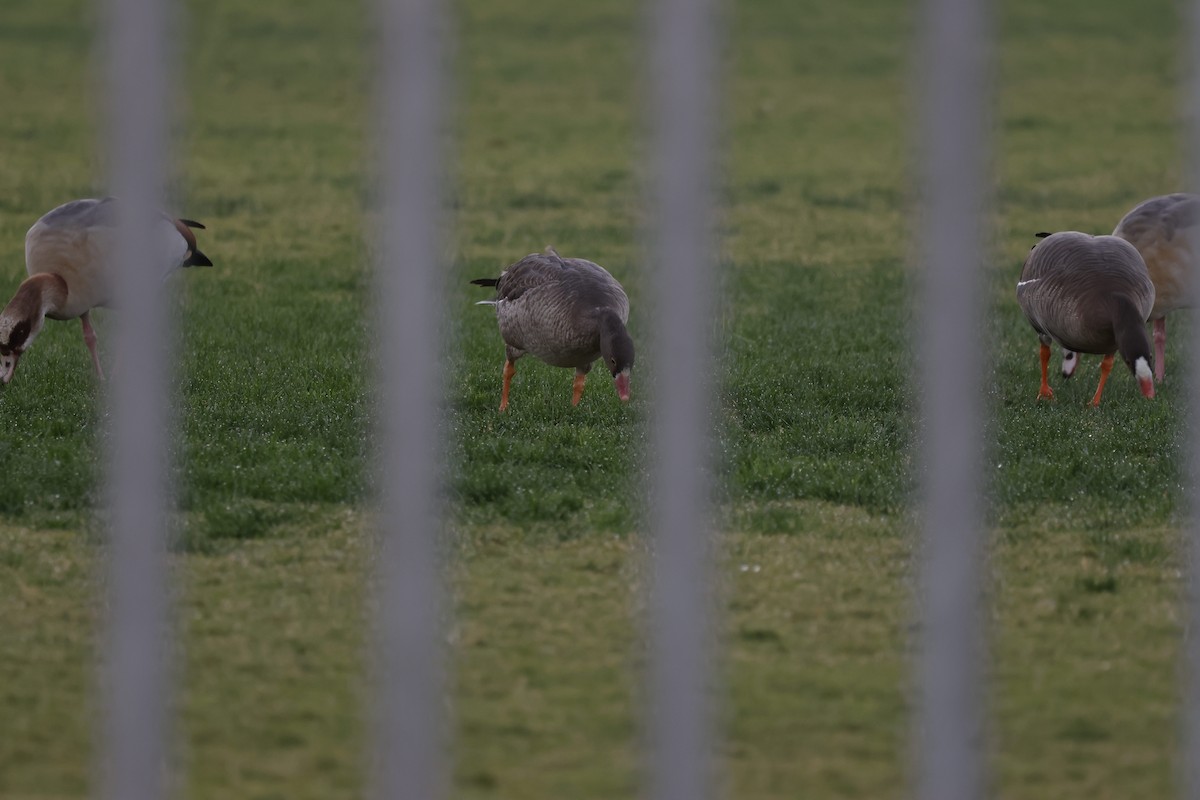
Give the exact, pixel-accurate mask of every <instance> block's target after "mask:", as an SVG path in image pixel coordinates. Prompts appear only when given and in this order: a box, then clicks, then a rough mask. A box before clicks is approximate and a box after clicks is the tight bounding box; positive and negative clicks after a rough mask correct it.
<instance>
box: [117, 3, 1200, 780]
mask: <svg viewBox="0 0 1200 800" xmlns="http://www.w3.org/2000/svg"><path fill="white" fill-rule="evenodd" d="M104 2H105V10H106V12H107V16H106V19H107V27H106V30H107V43H108V44H107V56H108V60H109V65H110V69H109V87H110V92H111V102H110V105H109V108H110V109H111V113H110V116H109V124H108V128H107V131H108V134H107V135H108V141H109V143H110V153H111V163H112V176H111V184H112V187H113V189H114V192H115V193H116V194H119V195H120V196H121V197H122V198H123V200H124V202H125V205H126V207H127V208H129V209H131V210H132V212H134V213H128V214H127V215H125V217H124V218H123V223H122V228H121V236H120V244H119V253H120V256H121V258H120V263H121V266H122V272H121V277H120V285H119V294H120V296H121V297H122V305H121V312H120V314H119V315H118V317H117V319H118V323H117V335H116V338H115V342H114V349H115V351H116V353H117V360H118V362H119V363H121V364H123V365H126V367H130V366H131V365H136V368H126V369H124V370H123V371H122V373H121V380H117V381H112V382H111V383H110V384H109V386H110V404H111V410H112V413H111V422H110V432H109V433H110V436H109V441H110V443H111V444H110V446H109V448H108V452H109V465H110V468H109V470H108V475H109V490H110V491H109V498H110V510H111V520H110V522H111V524H110V531H111V539H110V541H111V546H110V548H109V559H108V563H109V571H108V574H109V581H108V592H109V602H108V608H109V613H108V616H107V618H106V626H107V627H106V630H107V636H106V642H107V645H106V647H105V650H104V663H103V670H104V672H103V675H104V681H103V686H104V691H105V694H106V698H105V702H104V704H103V707H104V708H105V724H104V726H103V732H104V735H103V741H102V742H101V747H100V755H99V757H100V759H101V762H102V763H101V774H102V776H103V778H102V780H101V782H100V787H101V793H102V794H103V795H104V796H105V797H107V798H110V799H111V800H143V799H145V800H150V798H157V797H163V796H166V795H167V794H168V786H167V782H166V781H165V779H164V768H163V764H164V763H165V761H166V758H167V747H166V744H165V743H166V742H168V741H169V739H170V736H169V733H170V720H169V717H168V712H167V708H168V706H169V702H168V701H169V698H170V679H169V678H170V674H171V670H170V664H169V657H168V653H169V651H170V648H169V646H168V642H169V640H170V635H171V634H170V629H171V614H170V612H169V608H170V597H169V593H168V592H167V589H166V580H165V564H164V558H163V552H164V543H165V536H166V533H165V531H166V526H167V518H168V516H167V508H168V497H169V494H170V487H169V486H168V484H167V479H166V476H167V475H168V472H169V471H168V469H167V455H166V454H167V441H168V431H169V429H170V423H171V419H170V415H169V413H168V411H167V409H168V407H169V404H168V403H167V386H168V364H169V363H170V360H169V358H168V354H167V352H166V350H165V348H164V346H163V345H162V343H163V342H169V341H170V340H171V337H170V335H169V331H168V330H167V328H168V325H167V322H168V321H167V319H166V317H165V314H164V311H163V309H164V304H163V303H162V302H160V300H161V297H160V296H159V295H160V293H161V291H162V289H161V282H160V281H158V280H156V279H155V278H156V277H157V276H158V274H159V269H160V266H161V265H159V264H156V263H154V260H153V259H152V257H151V253H152V248H149V247H142V246H141V244H142V243H146V242H149V241H151V232H150V229H149V227H148V225H149V222H148V221H149V220H151V219H153V216H152V214H151V210H152V209H154V208H155V207H156V206H157V205H158V204H159V201H160V200H161V197H162V194H163V184H164V175H165V164H166V152H167V148H166V141H167V114H166V109H167V108H168V102H167V100H168V98H169V92H168V77H169V76H170V75H171V74H172V66H173V65H172V64H171V63H170V59H169V56H170V54H171V53H173V52H174V48H172V47H170V46H168V42H169V37H168V30H169V25H168V21H169V20H168V18H169V11H170V7H169V4H168V3H166V2H165V1H164V0H104ZM921 7H922V15H921V18H920V27H921V30H922V31H923V34H922V36H921V39H920V43H919V47H920V59H919V70H918V73H917V78H918V80H919V86H920V87H921V90H920V92H919V94H920V96H921V97H922V98H923V104H922V106H921V113H920V120H921V122H920V126H919V139H920V142H921V144H922V149H923V159H922V162H921V165H922V168H921V173H920V174H921V183H920V189H921V193H920V194H921V199H922V204H921V212H920V224H919V225H918V230H919V232H920V242H921V245H922V252H921V260H922V262H923V263H924V264H925V265H927V266H926V268H925V271H924V289H923V294H922V303H923V308H924V313H923V315H922V316H923V319H924V323H923V326H922V328H921V330H920V331H919V338H918V344H919V360H920V365H921V366H920V372H919V376H918V377H919V383H920V387H921V392H920V396H921V409H922V416H923V418H924V419H925V420H926V424H925V425H924V426H923V427H922V428H921V435H922V441H923V453H924V457H923V465H924V466H923V475H924V477H923V487H924V493H923V498H924V500H923V520H924V523H923V525H924V532H925V535H924V539H923V548H922V554H921V558H920V561H919V564H920V566H919V570H920V575H919V581H918V595H917V603H916V608H917V609H918V612H919V614H920V618H919V620H918V623H919V626H918V627H919V630H920V634H919V648H918V650H919V663H918V664H917V665H916V667H917V669H916V674H917V679H918V683H919V692H918V695H917V696H918V698H919V701H918V708H917V710H916V712H915V713H916V725H915V728H914V729H915V732H916V734H917V738H916V741H917V743H918V753H919V756H918V758H917V775H918V789H917V792H918V794H919V795H920V796H921V797H924V798H929V799H930V800H969V798H977V797H981V796H983V795H984V794H985V793H986V790H985V786H986V779H985V766H984V756H983V753H984V748H983V735H984V727H985V726H984V717H985V709H984V704H983V692H982V689H981V684H982V680H983V672H984V666H985V664H986V647H985V636H984V634H983V631H984V629H985V625H984V623H983V614H982V612H981V588H980V587H981V585H982V584H983V581H984V576H983V570H982V569H981V564H982V560H983V552H984V542H985V538H984V533H983V525H982V521H981V505H982V504H981V502H980V496H981V489H980V487H981V463H980V453H981V446H982V445H981V442H982V424H981V420H982V418H983V413H982V398H981V374H980V370H979V368H978V367H973V366H972V365H978V364H979V363H980V360H979V359H978V358H976V354H977V353H978V352H979V342H980V331H979V329H978V320H979V318H980V314H979V313H978V312H979V308H980V303H979V300H978V295H979V283H980V281H979V274H980V271H981V267H982V263H983V258H982V247H981V242H982V238H983V237H982V222H981V220H982V219H983V210H984V206H985V200H986V196H985V195H986V192H985V190H984V187H985V185H986V180H985V176H986V171H987V169H986V168H987V157H986V153H987V142H986V132H987V128H988V125H987V120H988V109H989V98H990V94H989V92H988V83H989V82H988V55H987V54H988V53H989V38H988V30H989V25H988V14H987V4H986V3H985V2H984V1H983V0H923V2H922V4H921ZM374 8H375V12H376V14H377V22H378V27H377V30H378V36H379V47H378V54H379V58H378V60H377V66H378V74H377V89H378V91H377V95H376V100H377V111H378V125H377V127H376V133H377V137H376V145H377V147H376V149H377V154H378V159H379V164H380V166H381V169H380V175H381V180H380V185H379V187H378V188H379V198H380V203H379V220H378V231H379V233H378V235H377V236H376V246H377V247H376V250H377V263H376V269H377V288H378V293H377V295H378V307H377V309H376V323H377V342H378V353H377V373H376V377H377V386H378V390H377V399H378V403H377V406H376V415H375V427H376V431H377V437H376V440H377V441H378V442H379V445H378V453H377V461H376V467H377V470H376V474H377V479H376V487H377V491H378V496H379V498H380V499H379V504H378V507H379V520H380V521H379V532H380V543H381V544H380V549H379V552H378V559H377V560H378V565H379V569H378V573H377V576H376V592H375V595H374V597H375V603H374V605H375V607H376V608H377V614H376V618H375V622H376V626H375V647H376V652H377V658H376V659H375V663H374V691H375V702H373V703H372V708H373V709H375V711H374V712H373V717H374V723H375V724H374V728H373V730H374V734H373V736H374V746H373V754H374V758H373V765H374V767H373V771H372V776H371V781H370V786H371V794H372V795H373V796H375V797H379V798H412V799H413V800H420V799H425V798H434V797H438V796H442V795H444V794H446V791H445V786H446V772H447V765H446V764H445V763H444V762H443V759H442V753H443V752H444V736H445V731H446V728H447V726H446V725H445V724H444V720H443V719H442V704H441V702H440V697H441V695H442V692H443V691H444V689H445V686H444V683H443V678H442V666H443V662H444V658H443V653H442V650H443V647H444V636H443V635H442V633H443V608H442V605H443V604H442V592H443V589H442V585H441V578H440V575H441V565H440V564H439V560H438V552H437V547H436V540H437V534H438V532H439V528H440V524H441V522H440V509H439V507H438V501H437V497H438V482H439V480H440V476H441V472H440V470H439V469H437V465H439V464H440V463H441V460H442V455H441V452H442V447H441V442H440V439H439V436H440V433H439V425H438V423H439V419H438V414H439V411H438V409H439V399H440V396H439V393H440V391H441V387H442V385H443V384H442V376H441V374H440V367H439V363H440V358H439V357H440V353H441V347H442V343H441V339H440V335H439V334H440V331H441V319H440V315H439V309H440V307H441V305H442V304H441V291H442V287H441V285H440V280H439V276H440V274H441V273H442V270H441V269H440V266H441V265H440V264H439V255H438V254H439V252H440V247H439V232H440V231H441V230H442V226H441V224H440V222H441V220H440V219H439V215H440V213H441V208H442V204H441V202H440V198H441V196H442V195H441V192H440V189H439V184H440V179H441V175H442V170H441V168H440V163H441V160H442V156H443V155H444V154H445V149H444V147H443V143H442V134H443V132H444V129H443V121H444V119H445V116H446V115H445V112H446V109H445V108H444V106H445V97H446V95H447V86H448V83H449V81H448V79H447V76H446V62H447V58H446V52H447V49H448V48H447V36H448V29H449V28H448V25H447V11H446V9H445V8H444V4H443V3H441V2H440V1H439V0H375V5H374ZM650 11H651V13H650V17H649V19H650V26H649V27H650V36H649V38H648V40H647V47H648V52H649V57H648V58H647V59H646V64H647V65H648V67H649V69H650V70H651V72H652V73H653V74H652V80H651V81H650V85H651V87H652V91H651V93H650V101H651V109H650V110H651V112H652V116H653V117H654V122H655V124H654V126H653V136H654V140H653V144H654V146H653V148H652V157H653V161H654V169H652V170H651V174H652V175H653V176H654V191H653V192H652V195H651V196H652V197H653V211H654V218H655V219H656V223H657V224H656V230H655V236H654V238H653V254H654V257H653V258H652V259H650V263H652V264H654V265H655V269H656V275H655V280H654V287H655V296H656V303H657V309H658V312H659V314H658V324H657V326H656V328H655V330H654V331H653V346H652V349H654V350H655V351H656V352H657V356H658V357H657V359H656V363H657V365H658V367H659V369H660V370H661V374H660V375H659V376H658V381H657V383H658V385H659V386H660V387H663V388H662V390H661V391H660V392H659V393H658V395H657V397H656V398H655V413H654V415H653V434H654V435H653V437H652V443H653V444H652V449H653V457H654V463H655V469H654V486H653V493H652V513H651V514H650V516H649V518H650V519H651V520H652V523H653V528H654V540H653V541H654V546H653V548H652V551H653V555H652V558H653V560H654V569H653V572H652V574H653V576H654V586H653V590H652V596H651V597H652V602H651V614H650V627H649V630H648V634H649V636H650V638H651V648H650V652H651V655H652V658H651V664H650V668H649V669H650V673H649V676H648V679H649V694H650V696H651V698H652V700H653V702H652V707H651V710H650V712H649V717H648V720H647V725H648V731H649V734H650V735H649V739H650V741H651V742H652V743H653V748H652V753H653V755H652V763H651V765H650V770H649V774H650V775H651V776H652V777H651V794H652V796H654V797H656V798H663V800H698V799H699V798H704V797H710V796H712V795H713V794H714V793H715V791H714V789H713V786H714V780H713V764H714V754H715V752H716V749H717V741H718V737H717V733H716V731H715V730H714V721H713V713H712V701H711V698H712V697H713V695H714V692H715V691H716V688H715V687H714V686H713V685H712V683H713V680H714V676H715V671H714V670H713V669H712V667H711V665H712V663H713V660H714V652H713V650H712V646H713V643H712V641H711V629H712V621H711V613H710V612H711V606H712V604H713V598H712V597H711V596H710V593H709V592H710V590H709V587H710V586H712V585H713V581H712V580H711V577H712V576H711V573H712V552H713V536H714V533H715V532H714V531H713V529H712V526H711V521H710V515H709V512H710V510H711V509H710V508H709V507H708V504H707V502H706V498H707V497H709V496H710V495H711V492H710V489H711V485H710V482H711V481H712V479H713V478H712V475H711V473H710V471H709V469H708V468H707V466H708V463H709V458H710V453H709V439H710V436H709V434H710V425H711V420H710V415H711V412H712V410H713V409H712V408H711V397H712V396H713V395H714V389H715V387H714V386H713V385H712V383H711V375H712V374H713V371H712V369H710V368H709V366H708V361H709V357H710V341H709V336H710V334H711V333H712V330H711V326H710V322H709V321H710V320H711V318H712V316H713V315H712V310H713V306H714V301H713V287H714V285H715V282H716V275H715V270H716V259H715V257H714V252H715V248H714V246H713V244H714V241H713V234H712V230H711V213H712V198H713V192H712V186H713V182H714V179H713V163H714V148H715V142H716V140H717V122H716V121H717V119H718V118H719V114H718V109H717V97H718V96H719V93H718V90H717V87H718V86H719V83H720V76H719V70H718V63H719V58H718V52H719V47H718V43H719V41H720V27H721V26H720V24H719V23H720V21H721V16H720V9H719V8H718V6H717V3H716V1H715V0H653V2H652V3H651V9H650ZM1191 19H1192V27H1191V39H1192V42H1193V43H1195V42H1200V13H1198V12H1195V11H1194V12H1193V13H1192V17H1191ZM1191 52H1192V54H1193V55H1192V60H1191V61H1190V62H1189V63H1190V64H1191V72H1190V75H1191V83H1190V84H1189V86H1190V96H1189V99H1188V107H1189V110H1190V111H1191V112H1192V113H1191V118H1192V121H1193V125H1195V119H1196V117H1197V116H1198V114H1197V110H1198V109H1200V81H1198V80H1197V79H1196V76H1197V75H1200V67H1198V66H1197V65H1198V64H1200V56H1198V55H1197V54H1198V53H1200V47H1197V46H1196V45H1195V44H1193V46H1192V51H1191ZM1190 141H1191V142H1192V143H1193V149H1192V160H1191V163H1192V165H1193V181H1192V183H1193V184H1194V185H1196V186H1200V166H1198V165H1200V150H1197V149H1196V145H1195V144H1194V143H1196V142H1198V141H1200V136H1198V135H1197V130H1196V129H1195V128H1193V130H1192V131H1190ZM139 211H141V212H145V213H137V212H139ZM1194 330H1195V331H1196V332H1197V333H1196V338H1195V342H1194V344H1193V348H1192V352H1193V362H1194V363H1193V364H1192V375H1193V381H1194V382H1195V384H1194V386H1193V391H1192V397H1193V398H1200V325H1198V326H1194ZM668 387H669V389H670V395H669V397H668V394H667V388H668ZM668 402H669V403H670V411H669V413H668V411H667V403H668ZM1193 402H1194V403H1196V402H1200V401H1193ZM1197 412H1200V409H1193V414H1192V417H1193V418H1196V416H1197ZM1193 442H1194V444H1193V457H1192V464H1193V465H1196V464H1200V436H1197V435H1195V434H1193ZM1196 474H1200V470H1198V469H1197V468H1196V467H1195V466H1193V468H1192V476H1193V480H1192V484H1193V485H1195V484H1196V481H1195V480H1194V476H1195V475H1196ZM1192 503H1193V508H1196V507H1197V500H1196V499H1195V497H1193V500H1192ZM1191 541H1192V543H1193V545H1192V547H1191V551H1190V552H1191V561H1190V570H1191V575H1193V576H1195V575H1200V545H1197V544H1196V542H1200V528H1197V527H1196V525H1195V523H1193V527H1192V529H1191ZM1189 608H1190V620H1191V624H1190V626H1189V629H1188V630H1189V634H1188V637H1187V647H1186V655H1187V660H1186V668H1185V670H1184V671H1185V675H1186V678H1185V684H1186V691H1185V697H1186V698H1187V700H1186V704H1185V709H1186V715H1185V718H1186V724H1185V737H1184V740H1185V748H1186V752H1185V753H1184V757H1183V758H1182V759H1181V763H1183V764H1185V765H1186V769H1185V771H1186V776H1185V780H1184V781H1183V784H1184V793H1185V795H1186V796H1188V797H1200V682H1198V680H1197V677H1196V676H1198V675H1200V644H1198V642H1200V638H1198V637H1196V636H1195V635H1194V633H1192V632H1193V631H1194V630H1195V629H1196V626H1197V625H1200V591H1197V590H1196V589H1195V588H1194V582H1193V589H1192V591H1191V594H1190V605H1189Z"/></svg>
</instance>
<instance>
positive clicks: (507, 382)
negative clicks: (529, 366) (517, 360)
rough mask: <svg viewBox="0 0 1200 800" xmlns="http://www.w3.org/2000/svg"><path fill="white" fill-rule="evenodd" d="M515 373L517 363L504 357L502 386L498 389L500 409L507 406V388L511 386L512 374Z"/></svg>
mask: <svg viewBox="0 0 1200 800" xmlns="http://www.w3.org/2000/svg"><path fill="white" fill-rule="evenodd" d="M516 374H517V365H516V364H514V363H513V362H512V361H510V360H509V359H507V358H506V359H504V388H503V389H501V390H500V410H501V411H503V410H504V409H506V408H508V390H509V387H511V386H512V379H513V375H516Z"/></svg>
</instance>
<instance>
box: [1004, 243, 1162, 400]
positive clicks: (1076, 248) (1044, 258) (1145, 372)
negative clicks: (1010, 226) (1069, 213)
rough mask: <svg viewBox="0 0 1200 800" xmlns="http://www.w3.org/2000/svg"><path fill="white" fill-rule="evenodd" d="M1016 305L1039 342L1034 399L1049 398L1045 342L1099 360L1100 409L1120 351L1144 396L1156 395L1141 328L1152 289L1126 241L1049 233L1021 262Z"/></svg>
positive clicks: (1146, 339)
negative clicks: (1039, 368)
mask: <svg viewBox="0 0 1200 800" xmlns="http://www.w3.org/2000/svg"><path fill="white" fill-rule="evenodd" d="M1017 302H1018V303H1020V305H1021V310H1022V311H1024V312H1025V317H1026V319H1028V320H1029V324H1030V325H1032V326H1033V328H1034V330H1035V331H1037V333H1038V338H1039V339H1040V340H1041V342H1042V346H1041V364H1042V385H1041V388H1040V389H1039V391H1038V399H1041V398H1043V397H1046V398H1052V397H1054V392H1052V391H1051V390H1050V385H1049V383H1048V381H1047V379H1046V370H1047V365H1048V364H1049V361H1050V347H1049V345H1050V342H1051V341H1054V342H1057V343H1058V344H1059V345H1060V346H1062V347H1063V348H1064V349H1066V350H1072V351H1077V352H1081V353H1099V354H1103V355H1104V356H1105V358H1104V360H1103V362H1102V363H1101V365H1100V385H1099V386H1098V387H1097V389H1096V395H1095V397H1093V398H1092V405H1099V404H1100V396H1101V394H1102V393H1103V391H1104V383H1105V381H1106V380H1108V373H1109V371H1110V370H1111V369H1112V362H1113V354H1114V353H1116V352H1118V351H1119V352H1120V353H1121V357H1122V359H1123V360H1124V361H1125V363H1126V365H1128V367H1129V369H1130V370H1131V371H1132V372H1133V374H1134V375H1135V377H1136V378H1137V380H1138V383H1139V386H1140V388H1141V390H1142V393H1143V394H1144V395H1146V397H1153V396H1154V382H1153V380H1152V378H1151V373H1150V363H1149V362H1150V338H1149V336H1147V334H1146V325H1145V322H1146V317H1148V316H1149V315H1150V311H1151V309H1152V308H1153V307H1154V284H1153V283H1152V282H1151V281H1150V273H1149V272H1148V271H1147V269H1146V264H1145V262H1144V261H1143V260H1142V257H1141V255H1139V254H1138V251H1137V249H1136V248H1134V247H1133V245H1131V244H1130V243H1129V242H1127V241H1125V240H1124V239H1120V238H1117V237H1115V236H1090V235H1088V234H1086V233H1078V232H1076V231H1062V232H1060V233H1055V234H1052V235H1050V236H1049V237H1047V238H1046V239H1044V240H1043V241H1042V242H1041V243H1039V244H1038V245H1036V246H1035V247H1034V248H1033V249H1032V250H1031V251H1030V253H1029V256H1028V257H1027V258H1026V259H1025V266H1024V267H1023V268H1022V270H1021V279H1020V281H1018V283H1017Z"/></svg>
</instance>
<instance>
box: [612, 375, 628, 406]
mask: <svg viewBox="0 0 1200 800" xmlns="http://www.w3.org/2000/svg"><path fill="white" fill-rule="evenodd" d="M613 383H615V384H616V385H617V397H619V398H621V402H622V403H628V402H629V372H628V371H626V372H618V373H617V374H616V375H614V376H613Z"/></svg>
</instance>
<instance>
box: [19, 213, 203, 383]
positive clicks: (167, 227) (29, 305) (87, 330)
mask: <svg viewBox="0 0 1200 800" xmlns="http://www.w3.org/2000/svg"><path fill="white" fill-rule="evenodd" d="M119 208H120V204H119V203H118V202H117V200H116V199H115V198H113V197H105V198H102V199H85V200H72V201H71V202H69V203H64V204H63V205H61V206H58V207H57V208H54V209H52V210H50V211H48V212H46V213H45V214H44V215H43V216H42V217H41V219H39V220H38V221H37V222H35V223H34V224H33V227H32V228H30V229H29V232H28V233H26V234H25V271H26V272H27V273H28V274H29V277H28V278H26V279H25V280H24V282H22V283H21V285H20V286H19V287H17V291H16V294H14V295H13V298H12V299H11V300H9V301H8V305H7V306H5V308H4V310H3V311H0V383H4V384H7V383H8V382H9V381H11V380H12V378H13V375H14V374H15V373H16V370H17V362H18V361H20V359H21V355H22V354H23V353H24V352H25V351H26V350H28V349H29V348H30V346H32V345H33V342H34V340H35V339H36V338H37V336H38V334H39V333H41V331H42V325H43V323H44V322H45V319H46V317H49V318H50V319H56V320H68V319H75V318H76V317H78V318H79V321H80V323H81V325H82V326H83V341H84V344H86V345H87V348H88V352H89V353H91V356H92V365H93V366H94V367H95V369H96V375H97V376H98V377H99V378H100V379H101V380H103V379H104V370H103V369H101V367H100V358H99V356H97V354H96V332H95V330H93V328H92V321H91V311H92V309H93V308H96V307H97V306H108V305H110V303H111V302H112V300H113V297H112V280H113V276H112V263H111V261H112V251H113V247H114V244H115V241H114V239H115V234H116V226H117V213H118V210H119ZM160 216H161V219H160V220H159V222H157V223H156V225H155V236H156V237H157V238H158V239H159V243H160V245H161V248H162V253H163V256H164V258H163V260H164V262H166V263H167V265H168V268H167V270H166V271H165V272H164V274H163V277H164V278H165V277H166V275H167V274H169V273H170V272H171V271H173V270H174V269H175V268H177V267H211V266H212V262H211V261H209V260H208V257H207V256H206V255H204V253H202V252H200V250H199V248H197V246H196V236H195V234H194V233H192V230H191V229H192V228H203V227H204V226H203V225H201V224H200V223H199V222H195V221H193V220H190V219H175V218H173V217H170V216H167V215H166V214H161V215H160Z"/></svg>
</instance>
